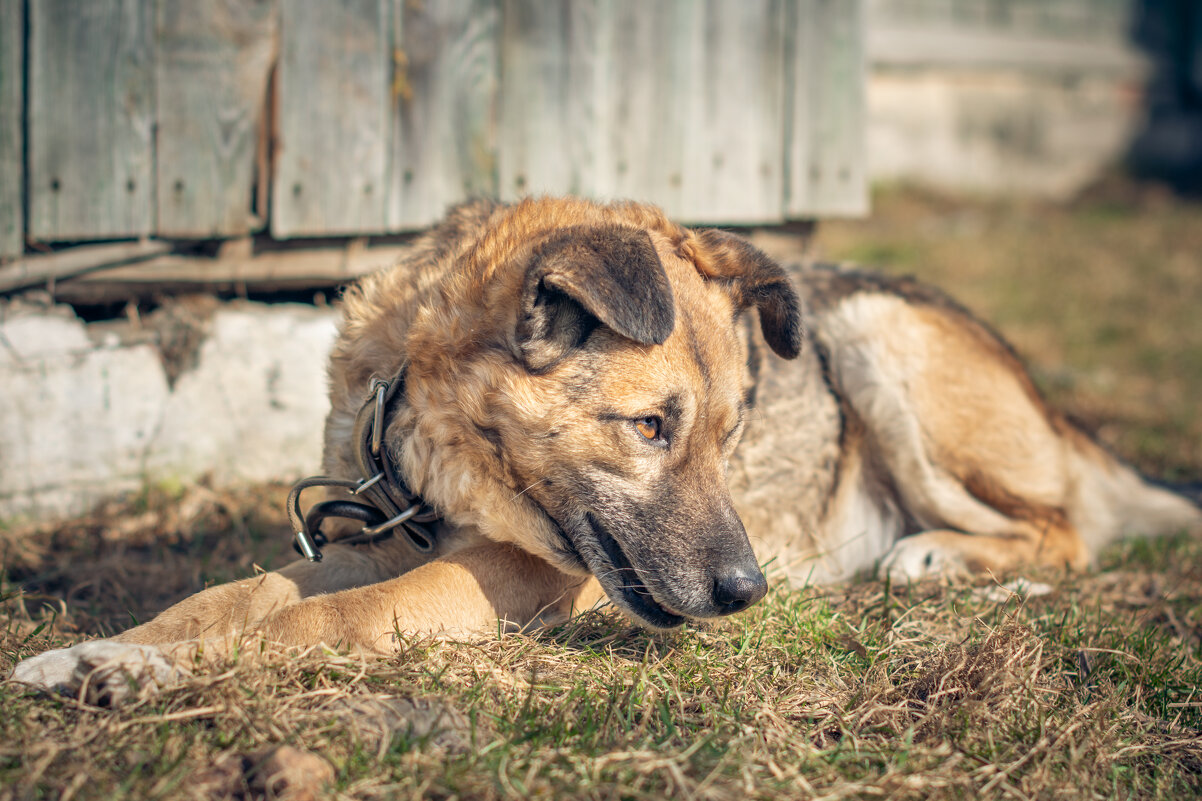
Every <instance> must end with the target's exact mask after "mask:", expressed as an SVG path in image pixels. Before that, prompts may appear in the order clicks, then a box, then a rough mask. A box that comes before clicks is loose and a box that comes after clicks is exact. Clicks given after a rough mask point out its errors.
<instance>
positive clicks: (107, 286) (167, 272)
mask: <svg viewBox="0 0 1202 801" xmlns="http://www.w3.org/2000/svg"><path fill="white" fill-rule="evenodd" d="M404 251H405V246H404V245H376V246H372V247H362V246H359V245H357V244H355V243H351V244H349V245H345V246H329V245H323V246H320V247H312V248H309V247H306V248H300V249H288V250H280V251H271V252H267V253H255V254H246V255H242V256H231V257H219V258H205V257H201V256H181V255H165V256H158V257H155V258H152V259H148V260H146V261H143V262H140V263H138V264H129V265H125V266H121V267H113V268H109V269H104V270H97V271H94V272H89V273H88V274H86V275H81V276H79V277H77V278H74V279H72V280H70V281H63V282H60V283H58V284H56V285H55V288H54V295H55V298H56V299H58V300H60V301H64V302H67V303H87V304H96V303H112V302H120V301H124V300H130V299H134V298H145V297H152V296H154V295H157V294H163V293H166V292H216V291H226V290H238V291H242V292H246V291H260V292H266V291H277V290H284V289H329V288H332V287H336V286H338V285H340V284H345V283H348V282H350V281H352V280H354V279H355V278H358V277H360V276H363V275H366V274H368V273H371V272H374V271H376V270H379V269H381V268H384V267H388V266H390V265H392V264H395V263H396V262H397V261H398V260H399V259H400V257H401V255H402V254H403V253H404Z"/></svg>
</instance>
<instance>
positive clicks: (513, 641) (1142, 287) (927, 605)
mask: <svg viewBox="0 0 1202 801" xmlns="http://www.w3.org/2000/svg"><path fill="white" fill-rule="evenodd" d="M875 208H876V214H875V216H874V217H873V219H872V220H870V221H865V222H837V223H826V224H824V225H823V226H822V228H821V229H820V232H819V235H818V238H817V241H816V243H815V247H816V249H817V250H818V251H819V252H820V253H822V254H823V255H825V256H826V257H829V258H839V259H852V260H855V261H859V262H862V263H866V264H874V265H877V266H880V267H883V268H884V269H887V270H891V271H895V272H902V273H913V274H916V275H919V276H922V277H924V278H928V279H930V280H933V281H935V282H937V283H938V284H940V285H941V286H943V287H945V288H946V289H949V290H950V291H952V292H953V293H954V294H955V295H957V296H958V297H959V298H961V299H962V300H964V301H965V302H966V303H967V304H968V305H969V306H970V307H972V308H974V309H976V310H977V311H978V312H979V313H981V314H982V316H984V317H985V318H986V319H989V320H991V321H992V322H993V323H995V324H996V326H997V327H998V328H1000V329H1001V330H1002V331H1003V332H1005V334H1006V335H1007V336H1008V337H1009V338H1010V340H1011V341H1012V342H1013V343H1014V344H1015V346H1016V347H1017V349H1018V350H1019V352H1020V353H1021V354H1022V355H1023V356H1024V357H1025V358H1026V359H1027V360H1028V361H1029V362H1030V363H1031V365H1032V368H1033V370H1034V373H1035V375H1036V377H1037V379H1038V381H1039V383H1040V385H1041V387H1043V389H1044V391H1045V392H1046V393H1047V394H1048V395H1049V396H1050V397H1051V398H1052V400H1053V401H1054V402H1055V403H1056V404H1058V405H1060V406H1061V407H1063V408H1066V409H1068V410H1069V411H1070V412H1071V413H1073V414H1074V415H1075V416H1076V417H1077V418H1079V419H1080V420H1082V421H1083V423H1084V424H1085V425H1086V426H1087V427H1088V428H1090V429H1091V430H1092V431H1093V432H1094V433H1095V434H1096V436H1097V437H1098V438H1099V439H1100V440H1101V441H1103V442H1104V443H1106V444H1107V445H1108V446H1110V447H1112V448H1113V449H1115V450H1116V451H1117V452H1118V453H1120V454H1121V455H1123V456H1124V457H1126V458H1127V459H1129V460H1131V461H1133V462H1134V463H1135V464H1136V465H1137V466H1139V467H1140V468H1142V469H1144V470H1146V471H1149V472H1150V473H1152V474H1154V475H1158V476H1162V477H1167V478H1170V479H1174V480H1177V481H1190V482H1197V481H1198V480H1199V479H1202V420H1199V418H1198V416H1197V414H1196V410H1197V405H1196V401H1195V400H1194V399H1195V398H1197V397H1198V396H1199V392H1200V391H1202V321H1200V320H1199V318H1198V311H1197V310H1198V309H1200V308H1202V207H1199V206H1197V205H1189V204H1185V203H1182V202H1179V201H1176V200H1174V199H1173V198H1171V197H1170V196H1167V195H1165V194H1163V193H1161V192H1158V191H1155V190H1149V189H1140V188H1131V187H1128V186H1124V185H1121V184H1119V185H1117V186H1112V187H1107V188H1104V189H1102V190H1098V191H1096V192H1094V193H1092V194H1091V196H1089V197H1087V198H1084V199H1082V200H1081V201H1078V202H1076V203H1074V204H1071V205H1069V206H1043V205H1032V204H1017V203H995V202H984V201H974V200H971V199H965V198H955V199H951V198H945V197H937V196H932V195H928V194H923V193H919V192H915V191H909V190H900V189H892V190H886V191H883V192H881V193H878V195H877V197H876V199H875ZM283 493H284V489H283V488H281V487H259V488H254V489H248V490H245V491H240V492H224V491H223V492H221V493H217V492H213V491H211V490H209V489H206V488H205V487H195V488H188V489H186V490H178V491H167V490H161V489H160V490H153V491H148V492H147V493H145V494H144V495H143V496H140V497H138V498H132V499H126V500H124V501H122V502H119V503H115V504H113V505H112V507H110V508H108V509H105V510H102V511H101V512H99V513H97V514H96V515H94V516H92V517H91V518H89V519H86V520H80V521H75V522H73V523H71V524H67V525H62V526H57V527H54V528H42V529H29V528H16V527H9V528H8V529H6V530H2V531H0V564H2V566H3V569H2V570H0V599H2V600H0V675H2V674H3V673H6V672H7V671H8V670H9V668H10V667H11V666H12V665H13V664H14V663H15V662H16V661H17V660H19V659H21V658H23V657H25V656H28V655H30V654H33V653H37V652H38V651H41V650H43V649H45V648H47V647H51V646H61V645H67V644H70V643H74V642H77V641H79V640H81V639H83V638H84V637H87V636H92V635H96V634H102V633H105V632H110V631H114V630H117V629H120V628H123V627H125V626H127V625H128V624H130V623H131V622H132V621H133V620H143V619H146V618H147V617H149V616H151V615H153V614H154V613H155V612H156V611H158V610H160V609H162V608H163V607H164V606H165V605H167V604H168V603H170V602H172V601H174V600H176V599H178V598H180V597H182V596H184V595H186V594H188V593H190V592H193V591H195V590H196V589H199V588H201V587H203V586H204V585H205V584H207V583H212V582H216V581H223V580H227V579H230V578H234V577H237V576H240V575H245V573H246V571H247V570H248V569H249V566H250V565H252V564H257V565H261V566H262V567H264V568H270V567H272V566H274V565H278V564H280V563H281V562H283V561H285V560H287V559H290V558H292V553H291V551H290V549H289V544H288V531H287V524H286V522H285V518H284V515H283V512H282V499H283ZM1200 557H1202V543H1199V542H1197V541H1195V540H1190V539H1188V538H1185V537H1178V538H1172V539H1168V540H1161V541H1158V542H1143V541H1133V542H1127V543H1123V544H1121V545H1119V546H1116V547H1114V548H1112V549H1111V550H1110V551H1108V552H1107V553H1106V555H1105V556H1104V558H1103V559H1102V561H1101V564H1100V566H1099V568H1098V569H1097V570H1095V571H1091V572H1088V573H1084V574H1077V575H1068V574H1064V573H1062V572H1058V571H1043V572H1027V573H1024V574H1023V575H1022V576H1021V579H1023V580H1024V581H1021V582H1016V581H1015V579H1016V578H1018V577H1014V576H998V577H993V578H982V579H978V580H974V581H968V580H954V581H953V580H944V581H929V582H925V583H923V584H919V585H914V586H905V587H899V586H890V585H888V584H885V583H882V582H879V581H874V580H867V579H865V580H862V581H858V582H855V583H852V584H847V585H840V586H833V587H819V588H807V589H802V590H800V591H794V592H790V591H788V590H787V589H786V588H784V587H783V586H779V585H778V586H776V587H775V588H774V590H773V591H772V592H771V593H770V595H769V597H768V598H767V599H766V600H765V601H764V602H763V603H761V604H760V605H758V606H757V607H755V608H754V609H752V610H751V611H750V612H748V613H746V614H743V615H741V616H738V617H736V618H734V619H730V620H725V621H722V622H720V623H716V624H712V625H707V626H702V627H698V628H690V629H686V630H684V631H680V632H675V633H671V634H667V635H650V634H647V633H645V632H641V631H639V630H636V629H633V628H631V627H630V626H629V625H628V624H626V623H625V622H624V621H623V620H622V619H621V618H619V617H617V616H616V615H613V614H610V613H606V612H597V613H590V614H589V615H586V616H584V617H583V618H581V619H579V620H578V621H577V622H575V623H573V624H571V625H569V626H567V627H565V628H562V629H557V630H554V631H550V632H546V633H541V634H537V635H518V634H498V636H496V637H491V638H486V639H483V640H481V641H478V642H473V643H466V644H465V643H451V642H443V641H437V640H417V641H413V642H409V643H405V644H404V645H403V647H402V648H401V649H400V652H399V653H398V654H397V655H396V656H394V657H391V658H389V659H384V660H379V661H367V662H364V661H360V660H357V659H353V658H349V657H345V656H334V655H329V654H322V653H310V654H306V655H301V656H297V655H295V654H291V655H289V654H281V653H278V652H275V651H272V650H270V649H267V650H262V649H252V651H251V652H243V653H241V654H239V655H238V657H237V658H236V659H233V660H231V661H230V662H229V663H228V664H225V665H223V666H221V667H220V668H219V669H211V668H210V669H206V670H202V671H200V672H199V673H198V674H197V675H195V676H193V677H191V678H189V679H187V680H185V681H183V682H182V683H180V684H178V685H177V686H173V687H170V688H168V689H166V690H164V691H163V692H161V693H157V694H145V695H143V696H140V697H138V696H135V697H134V698H133V699H131V700H130V701H128V702H126V703H125V704H123V705H120V706H117V707H116V708H105V707H102V706H96V705H94V703H93V702H94V701H96V700H97V699H95V698H89V697H85V698H84V699H83V700H74V699H67V698H50V697H44V696H38V695H33V694H28V693H26V692H25V691H24V690H23V689H22V688H21V687H19V686H14V685H10V684H0V799H9V798H13V799H25V798H63V799H66V798H105V799H108V798H126V797H128V798H138V799H149V798H186V797H196V798H221V797H236V798H258V797H276V796H277V795H278V794H279V793H280V792H283V793H284V795H282V796H280V797H292V798H311V797H324V796H323V795H322V793H326V792H328V793H329V794H331V795H335V796H337V797H340V798H356V799H357V798H377V797H380V798H384V797H387V798H394V797H401V798H405V797H435V798H451V797H455V798H527V797H548V798H598V799H609V798H663V797H672V798H679V799H693V798H719V799H727V798H729V799H736V798H740V799H741V798H765V799H768V798H773V799H775V798H791V797H797V798H810V797H821V798H844V797H850V798H860V797H865V798H867V797H873V798H875V797H886V798H915V799H918V798H962V797H965V796H974V797H980V798H1009V797H1013V798H1043V797H1052V796H1056V797H1065V798H1099V797H1104V798H1112V797H1134V798H1166V799H1167V798H1183V797H1189V796H1197V795H1199V794H1200V793H1202V690H1200V689H1199V688H1202V558H1200ZM1003 585H1006V586H1009V587H1011V588H1013V589H1018V590H1019V594H1013V593H1011V592H1009V591H1007V590H1006V589H1004V587H1003ZM280 746H287V748H285V749H283V750H281V749H280ZM289 760H294V761H295V762H296V764H302V763H303V765H304V766H307V767H306V769H308V770H309V772H308V773H307V774H306V773H305V772H304V771H303V770H300V769H299V768H298V769H297V770H298V771H300V772H296V771H294V772H293V773H291V774H288V773H287V771H283V772H282V773H281V772H279V771H281V770H283V769H282V768H280V765H281V764H284V763H287V762H289ZM306 760H307V761H306ZM269 774H270V775H269ZM285 774H287V775H288V776H291V779H289V781H291V785H290V786H287V787H285V786H284V785H282V784H280V780H279V776H284V775H285ZM323 781H324V782H329V788H330V789H329V790H328V791H326V790H321V789H315V788H320V786H321V782H323Z"/></svg>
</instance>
